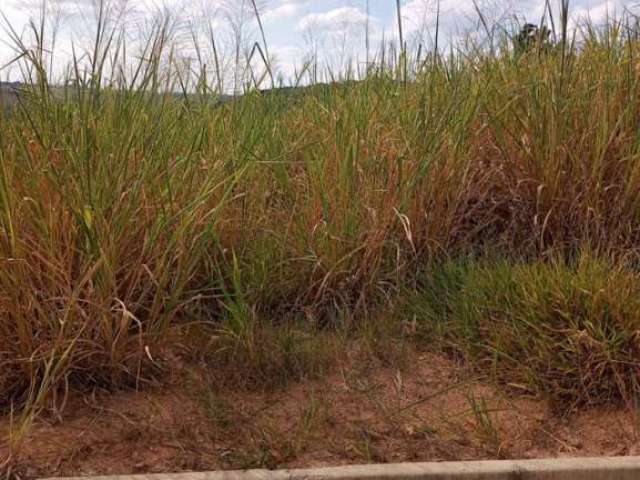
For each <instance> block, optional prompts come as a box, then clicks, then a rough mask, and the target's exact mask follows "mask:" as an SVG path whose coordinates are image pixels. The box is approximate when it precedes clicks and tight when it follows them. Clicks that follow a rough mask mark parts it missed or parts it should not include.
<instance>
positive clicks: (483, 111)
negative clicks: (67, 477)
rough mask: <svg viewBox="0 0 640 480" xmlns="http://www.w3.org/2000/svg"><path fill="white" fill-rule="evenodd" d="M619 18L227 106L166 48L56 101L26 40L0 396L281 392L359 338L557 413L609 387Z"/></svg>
mask: <svg viewBox="0 0 640 480" xmlns="http://www.w3.org/2000/svg"><path fill="white" fill-rule="evenodd" d="M639 31H640V30H638V28H637V27H636V26H635V25H632V24H631V21H630V19H622V20H620V21H614V20H612V21H611V22H610V24H609V25H608V26H607V27H606V28H603V29H596V28H594V27H585V28H583V29H581V30H580V31H579V32H578V33H577V35H576V37H575V39H574V40H573V41H572V40H571V39H567V40H566V41H564V42H563V41H561V40H558V42H557V43H556V44H554V45H550V46H547V45H545V48H544V49H542V48H537V47H536V46H535V45H534V46H533V47H531V48H527V49H526V50H525V51H519V52H518V51H514V49H512V48H511V47H510V44H509V40H508V39H507V38H506V37H505V38H504V39H503V40H497V39H496V40H495V42H496V47H495V48H494V49H489V48H471V47H469V48H468V49H466V50H464V51H461V52H459V53H456V54H452V55H450V56H444V57H443V56H434V55H431V56H429V57H428V58H427V59H426V60H424V59H423V61H420V62H419V63H417V62H415V61H409V60H408V58H409V57H408V56H405V57H402V56H401V57H400V60H399V63H398V65H399V67H398V66H396V67H390V66H387V65H379V66H378V67H377V68H375V69H374V68H372V69H371V71H370V72H369V74H368V75H367V76H366V78H365V79H363V80H362V81H360V82H351V83H349V84H348V86H340V85H335V84H334V85H331V86H325V87H323V88H315V89H313V88H312V89H307V90H305V91H304V94H302V95H296V96H295V98H294V97H291V96H290V95H264V94H260V93H256V92H253V93H248V94H246V95H244V96H242V97H241V98H238V99H236V100H235V101H232V102H227V103H224V104H223V105H218V104H217V103H216V100H215V98H214V96H213V95H209V94H205V93H207V90H206V89H203V90H202V92H201V93H200V94H196V93H194V94H190V95H188V96H186V97H180V96H176V95H173V94H168V93H162V92H163V91H164V92H166V86H167V85H172V86H176V85H178V86H179V84H180V82H179V78H177V77H176V78H173V79H172V78H171V77H165V76H163V75H162V74H161V73H162V72H161V71H160V65H161V58H164V57H163V55H164V53H165V52H163V50H162V48H163V47H162V46H163V42H158V43H157V45H156V47H157V48H154V49H153V52H154V53H153V55H151V57H150V58H146V59H145V60H144V61H141V63H140V69H139V77H138V79H137V81H136V83H135V86H132V85H133V84H132V85H129V86H127V85H128V84H126V83H125V82H124V81H119V80H114V81H113V82H110V81H109V79H108V78H106V74H104V75H103V73H102V71H101V70H100V68H99V67H95V65H101V63H100V59H96V60H98V61H96V62H95V65H94V67H95V68H94V70H93V72H92V75H89V76H85V77H84V79H82V80H81V81H80V80H78V81H77V82H76V83H75V84H74V83H73V82H72V83H71V84H70V85H71V86H70V87H69V88H68V90H67V91H68V92H69V93H68V95H63V97H64V98H60V96H59V95H53V94H52V93H51V90H50V88H49V87H48V86H47V81H46V78H45V76H44V71H45V69H44V68H43V67H42V65H41V64H40V63H39V57H38V56H37V55H36V54H33V55H26V56H25V58H24V59H23V60H24V61H26V62H31V66H32V67H33V71H34V72H37V73H39V76H38V78H39V80H38V81H36V82H35V83H33V84H32V85H29V86H28V87H26V88H25V90H24V92H23V93H22V95H23V97H22V99H23V101H22V105H21V106H19V107H18V108H17V109H16V110H15V111H14V112H13V114H12V115H11V116H7V117H5V118H3V119H2V120H0V405H2V407H3V408H5V409H6V411H9V410H10V409H12V408H13V409H17V410H21V411H24V412H25V413H24V415H25V416H26V417H25V418H32V417H31V415H32V414H35V413H37V411H38V409H40V408H43V407H47V408H53V409H54V410H56V409H62V408H63V406H64V402H65V400H64V399H65V398H66V393H67V392H68V391H69V390H81V391H82V390H83V389H85V388H89V387H92V386H95V385H99V386H103V387H107V388H128V387H135V388H143V387H144V386H145V385H146V384H147V383H148V382H151V381H152V380H153V381H162V378H163V375H164V373H165V372H167V371H168V370H170V369H172V368H177V365H180V364H181V363H182V362H183V361H185V359H187V360H186V361H188V360H189V359H193V358H197V359H204V361H206V362H207V363H208V365H210V368H211V369H213V370H216V371H218V372H219V374H220V375H221V376H229V377H233V378H234V379H235V380H234V381H238V382H242V385H243V386H249V387H250V386H252V385H256V384H262V385H265V384H277V383H279V382H283V381H287V380H290V379H298V378H303V377H304V376H305V375H306V374H309V373H310V372H312V373H313V372H316V371H317V368H318V365H319V364H320V363H322V362H330V361H331V360H330V359H327V358H326V352H325V353H322V352H321V351H320V350H322V347H321V345H320V342H321V340H320V339H322V338H324V336H325V335H327V334H331V332H339V333H340V334H341V335H347V336H349V335H359V334H360V333H362V332H363V331H370V330H371V329H373V330H375V332H374V333H373V335H379V336H385V335H403V333H402V332H405V333H404V335H408V333H406V332H408V331H410V332H411V335H413V337H412V338H415V341H416V342H418V343H419V344H420V345H421V346H423V347H424V348H435V349H440V350H443V351H446V352H450V353H451V352H453V353H456V354H458V355H461V356H462V357H463V358H465V359H467V360H469V361H470V362H471V363H472V364H473V365H477V366H478V368H488V369H490V370H491V372H492V375H494V376H495V378H496V380H497V381H498V382H504V383H509V384H517V385H520V386H521V388H523V389H527V390H530V391H534V392H537V393H540V394H543V395H546V396H548V397H549V398H550V399H551V400H553V401H555V402H556V405H558V407H559V408H561V409H565V410H566V409H567V408H569V407H573V406H578V405H582V404H602V403H607V402H621V401H623V402H624V401H626V402H629V401H631V399H632V398H634V395H635V393H634V392H636V390H637V386H638V382H639V381H640V369H639V368H638V367H639V366H640V333H639V332H640V308H638V307H640V305H638V298H640V297H639V296H638V294H639V293H640V270H639V263H638V261H639V256H638V253H640V40H639V38H638V33H639ZM158 35H162V32H160V33H159V34H158ZM156 40H157V39H156ZM118 48H121V47H119V46H118V44H115V43H114V44H112V45H108V49H111V50H110V52H111V53H110V55H112V56H117V55H116V53H115V51H114V49H118ZM166 48H169V47H166ZM108 49H105V50H104V52H103V49H101V48H96V52H98V54H99V55H103V56H104V58H107V57H108V55H107V53H105V52H107V51H108ZM101 58H102V57H101ZM411 58H413V57H411ZM404 63H406V64H407V68H406V69H405V68H403V66H404ZM407 72H408V73H407ZM380 317H384V318H386V320H385V321H384V323H385V328H378V327H377V326H376V327H375V328H374V327H372V325H379V323H380V320H379V318H380ZM407 325H409V326H410V327H411V328H406V327H407ZM387 327H388V328H387ZM27 423H28V422H27ZM25 425H26V423H25Z"/></svg>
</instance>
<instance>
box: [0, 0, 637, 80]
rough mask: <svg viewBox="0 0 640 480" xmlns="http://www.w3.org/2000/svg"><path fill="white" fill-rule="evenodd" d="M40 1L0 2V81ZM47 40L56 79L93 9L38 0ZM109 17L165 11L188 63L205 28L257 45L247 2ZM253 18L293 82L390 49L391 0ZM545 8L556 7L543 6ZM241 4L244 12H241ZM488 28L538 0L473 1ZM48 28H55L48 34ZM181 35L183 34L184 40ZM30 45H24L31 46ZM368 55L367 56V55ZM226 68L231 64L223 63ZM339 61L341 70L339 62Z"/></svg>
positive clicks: (112, 2)
mask: <svg viewBox="0 0 640 480" xmlns="http://www.w3.org/2000/svg"><path fill="white" fill-rule="evenodd" d="M42 1H43V0H0V12H1V13H2V15H0V78H2V79H11V78H12V77H15V76H16V75H17V68H16V67H17V66H16V64H10V65H9V66H7V64H8V63H9V62H10V61H11V59H12V58H14V57H15V50H14V49H13V47H12V44H13V42H12V41H11V40H10V37H11V32H14V33H15V34H17V35H18V36H21V37H22V38H24V39H25V41H26V42H27V43H28V42H29V41H30V40H29V39H30V37H29V34H28V33H25V32H27V29H26V26H27V24H28V22H29V20H30V19H37V18H38V17H39V15H40V14H41V13H40V12H41V11H42ZM45 1H46V11H47V19H48V20H47V26H48V30H47V31H48V38H49V41H50V40H51V38H52V35H51V34H52V32H53V31H56V32H57V36H56V46H55V52H56V53H55V57H54V62H53V63H54V64H55V67H54V72H56V74H57V75H61V74H62V72H63V64H65V63H67V62H68V61H69V58H70V56H71V54H72V53H71V52H72V51H73V49H74V48H75V50H76V52H78V51H79V50H81V49H82V48H83V46H86V45H90V44H91V38H92V36H93V34H94V30H93V29H94V26H95V18H96V8H95V3H96V1H99V0H45ZM104 1H106V2H107V3H108V4H109V7H110V12H111V14H112V15H113V16H114V17H117V18H118V19H119V21H121V22H122V23H123V24H126V26H127V31H128V35H129V36H134V37H132V38H135V35H136V33H135V32H138V33H139V32H141V31H145V29H147V30H148V27H149V24H150V21H151V19H153V18H155V16H157V14H158V12H159V11H163V12H170V13H171V14H172V16H173V18H174V20H175V24H174V25H175V26H176V30H177V31H179V32H181V33H179V34H178V36H180V35H182V37H183V40H184V41H183V45H184V47H183V49H182V51H183V52H188V53H185V54H184V55H185V56H189V55H190V56H193V55H194V52H193V49H192V48H190V47H189V46H187V44H188V43H189V39H191V38H193V32H198V33H197V36H200V35H204V36H205V37H206V36H207V34H208V31H209V30H208V27H209V26H212V27H213V28H212V30H213V32H214V35H215V36H216V38H217V39H218V40H217V41H218V46H219V48H220V49H222V50H224V49H225V47H226V50H225V53H224V55H226V58H227V59H230V58H231V57H233V53H234V49H233V48H232V44H233V41H234V40H233V39H234V38H236V37H234V34H233V28H232V27H233V25H240V24H242V25H243V27H242V35H241V36H242V38H243V42H245V43H246V44H247V45H252V44H253V42H255V41H258V42H259V43H261V44H262V43H263V40H262V37H261V35H260V34H259V29H258V24H257V21H256V18H255V16H254V15H253V14H252V13H251V12H252V8H253V7H252V6H251V2H250V0H104ZM257 2H258V8H259V13H260V19H261V21H262V24H263V27H264V33H265V38H266V43H267V48H268V54H269V55H270V56H271V58H272V61H273V63H274V65H276V69H277V71H278V72H280V73H281V75H282V76H283V77H284V78H285V79H290V78H291V77H295V75H296V71H299V70H300V68H301V65H302V64H303V62H304V60H305V59H306V58H308V57H309V55H310V53H311V52H316V54H317V55H318V56H319V57H321V58H322V59H324V61H325V62H326V64H331V65H332V66H333V67H335V68H341V67H344V62H345V61H346V60H345V59H351V60H353V59H356V61H357V62H364V61H365V60H366V57H367V49H366V45H367V40H368V44H369V52H373V51H375V50H376V49H377V47H378V46H379V45H380V44H381V43H382V42H383V41H386V42H390V41H391V42H393V41H395V42H397V39H398V19H397V11H396V0H257ZM437 3H438V0H402V1H401V5H402V7H401V10H402V26H403V35H404V38H405V40H406V41H407V42H419V43H422V44H423V45H425V46H429V45H432V43H433V32H434V31H435V19H436V11H437V7H436V5H437ZM551 3H552V4H557V3H559V0H551ZM243 4H244V8H243ZM477 4H478V5H479V7H480V8H481V9H482V11H483V12H485V14H486V15H487V17H488V18H489V19H490V21H492V22H495V23H498V24H501V23H502V24H507V23H509V22H512V21H513V20H514V19H515V18H517V19H518V20H519V21H521V22H522V21H525V20H526V21H529V22H532V23H538V22H539V21H540V18H541V17H542V13H543V11H544V1H543V0H477ZM625 9H628V10H630V11H631V12H637V13H640V0H571V12H572V14H571V15H572V19H573V22H574V23H575V22H579V21H580V20H581V19H584V18H587V17H588V18H590V19H591V20H592V21H593V22H595V23H600V22H604V21H606V18H607V15H611V14H614V13H617V14H620V13H622V12H623V10H625ZM477 19H478V16H477V14H476V11H475V7H474V3H473V0H440V27H441V28H440V38H441V40H440V42H441V44H443V43H447V42H453V43H455V41H456V40H459V39H461V38H463V37H464V36H465V35H467V34H469V33H470V32H473V30H474V29H477V28H479V24H478V21H477ZM54 26H55V28H54ZM187 32H188V33H187ZM31 40H32V39H31ZM370 55H372V53H370ZM229 61H231V60H229ZM341 62H342V63H341Z"/></svg>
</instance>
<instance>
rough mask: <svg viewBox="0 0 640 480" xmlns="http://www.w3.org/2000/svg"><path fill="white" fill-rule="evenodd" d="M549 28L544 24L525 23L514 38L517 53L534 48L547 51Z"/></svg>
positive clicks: (549, 40)
mask: <svg viewBox="0 0 640 480" xmlns="http://www.w3.org/2000/svg"><path fill="white" fill-rule="evenodd" d="M550 37H551V30H549V28H547V26H546V25H542V26H541V27H539V26H538V25H534V24H533V23H525V24H524V25H523V26H522V28H521V29H520V32H519V33H518V35H516V37H515V39H514V44H515V45H514V46H515V51H516V53H517V54H519V55H522V54H524V53H527V52H530V51H532V50H536V51H538V52H541V51H547V50H549V49H550V48H551V38H550Z"/></svg>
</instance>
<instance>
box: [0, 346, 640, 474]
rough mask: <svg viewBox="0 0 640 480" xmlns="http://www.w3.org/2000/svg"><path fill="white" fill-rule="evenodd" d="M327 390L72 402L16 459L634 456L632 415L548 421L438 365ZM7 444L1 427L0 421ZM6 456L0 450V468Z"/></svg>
mask: <svg viewBox="0 0 640 480" xmlns="http://www.w3.org/2000/svg"><path fill="white" fill-rule="evenodd" d="M345 363H347V365H345V366H343V367H340V368H335V369H334V370H333V371H332V372H331V373H330V374H328V375H326V376H324V377H323V378H321V379H316V380H312V381H305V382H300V383H296V384H292V385H289V386H288V387H287V388H286V389H282V390H274V391H259V392H257V391H253V392H248V391H242V392H239V391H237V390H233V389H226V390H224V389H220V388H214V387H213V386H212V385H209V384H208V383H207V381H206V380H205V379H206V376H205V375H203V373H202V372H201V371H199V370H198V369H197V368H194V369H190V370H189V372H190V373H189V374H185V373H184V372H183V374H182V375H176V380H175V381H174V382H172V385H171V386H169V387H165V388H162V389H160V388H157V389H152V390H147V391H144V392H124V393H116V394H113V393H110V394H107V393H100V392H97V393H94V394H93V395H83V396H80V395H76V396H74V397H72V398H70V399H69V403H68V405H67V407H66V409H65V410H64V414H63V417H62V418H54V416H52V415H44V416H42V417H41V418H39V419H38V420H37V422H36V424H35V425H34V426H33V428H32V429H31V431H30V433H29V434H28V437H27V438H26V441H24V442H23V443H22V446H21V448H20V449H19V450H18V451H17V452H14V454H13V457H14V458H13V461H12V465H13V471H14V472H15V473H17V476H19V477H20V478H31V477H36V476H70V475H90V474H126V473H151V472H169V471H172V472H174V471H185V470H212V469H243V468H285V467H293V468H295V467H312V466H330V465H342V464H351V463H368V462H402V461H437V460H470V459H494V458H535V457H556V456H600V455H631V454H636V453H638V452H639V446H640V441H639V428H638V427H639V422H638V419H637V418H636V415H635V414H634V413H632V412H630V411H628V410H624V409H616V410H604V409H599V410H589V411H582V412H579V413H576V414H575V415H572V416H570V417H568V418H558V417H557V416H554V415H553V414H552V413H551V412H550V410H549V408H548V406H547V405H546V404H545V402H544V401H542V400H541V399H537V398H533V397H531V396H528V395H527V392H526V391H524V390H522V389H520V388H519V387H518V386H511V388H510V389H509V390H510V392H511V393H510V394H509V395H506V394H503V393H501V391H503V390H504V389H498V388H495V387H493V386H491V385H490V384H488V383H483V382H482V381H480V380H478V379H477V378H475V379H474V378H472V376H471V375H469V374H467V373H466V372H465V371H464V369H463V368H462V367H460V366H459V365H456V364H455V363H454V362H453V361H451V360H449V359H446V358H444V357H442V356H440V355H437V354H431V353H428V354H427V353H418V352H412V353H410V354H409V358H408V361H406V362H404V366H403V367H402V368H397V367H396V366H392V365H386V366H385V365H384V364H380V362H374V361H371V360H367V361H363V360H361V361H351V360H349V361H347V362H345ZM0 428H1V429H2V430H3V432H2V433H5V432H6V431H8V428H9V419H8V418H4V419H0ZM8 455H9V449H8V447H7V446H6V445H5V446H0V458H3V456H4V457H6V456H8Z"/></svg>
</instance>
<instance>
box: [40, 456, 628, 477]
mask: <svg viewBox="0 0 640 480" xmlns="http://www.w3.org/2000/svg"><path fill="white" fill-rule="evenodd" d="M80 478H81V477H69V478H68V479H67V480H78V479H80ZM89 478H91V479H92V480H638V479H640V457H601V458H559V459H549V460H497V461H473V462H433V463H398V464H376V465H351V466H345V467H329V468H309V469H300V470H273V471H270V470H245V471H239V470H235V471H216V472H193V473H175V474H148V475H114V476H97V477H89ZM43 480H53V479H51V478H50V479H43ZM58 480H59V479H58Z"/></svg>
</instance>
